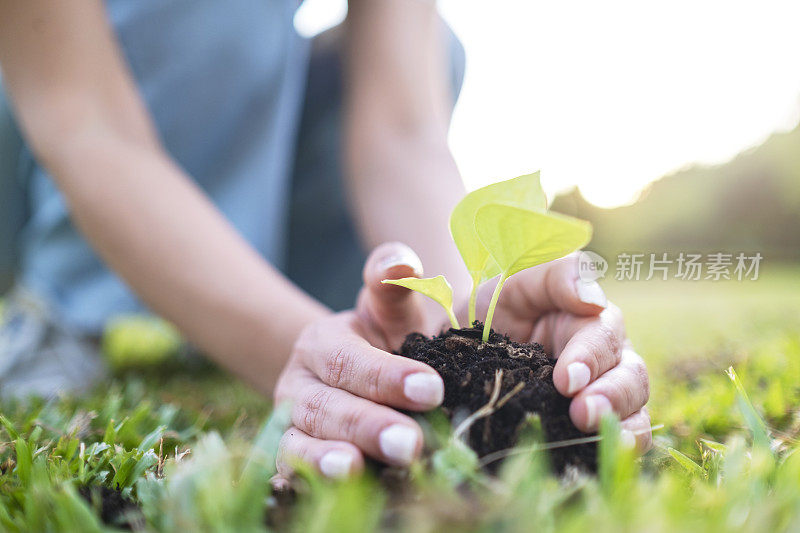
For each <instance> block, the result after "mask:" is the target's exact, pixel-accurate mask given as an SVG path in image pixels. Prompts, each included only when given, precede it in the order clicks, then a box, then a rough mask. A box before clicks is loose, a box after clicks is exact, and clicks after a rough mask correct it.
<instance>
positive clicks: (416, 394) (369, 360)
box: [295, 324, 444, 411]
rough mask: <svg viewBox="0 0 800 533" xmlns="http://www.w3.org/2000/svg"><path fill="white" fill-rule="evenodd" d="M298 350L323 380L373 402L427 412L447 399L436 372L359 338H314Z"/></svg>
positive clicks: (298, 347)
mask: <svg viewBox="0 0 800 533" xmlns="http://www.w3.org/2000/svg"><path fill="white" fill-rule="evenodd" d="M346 327H347V325H346V324H343V329H346ZM351 327H352V325H351ZM328 335H330V333H328ZM295 350H296V352H297V353H298V354H300V357H301V358H302V360H303V362H304V364H305V365H306V367H307V368H308V369H309V370H311V371H312V372H313V373H314V374H315V375H316V376H317V377H318V378H319V379H320V381H322V382H323V383H325V384H326V385H330V386H331V387H335V388H337V389H343V390H346V391H348V392H351V393H353V394H355V395H356V396H360V397H362V398H366V399H368V400H371V401H373V402H377V403H380V404H383V405H390V406H392V407H397V408H400V409H409V410H414V411H427V410H429V409H432V408H434V407H436V406H438V405H439V404H441V403H442V399H443V398H444V382H443V381H442V378H441V377H440V376H439V374H437V373H436V371H435V370H434V369H432V368H431V367H429V366H428V365H426V364H424V363H421V362H419V361H415V360H413V359H409V358H407V357H402V356H399V355H394V354H390V353H388V352H385V351H383V350H379V349H378V348H375V347H374V346H371V345H370V343H369V342H367V341H366V340H365V339H364V338H363V337H361V336H359V335H355V334H341V335H338V336H336V337H330V336H328V337H327V338H316V337H312V338H308V339H305V340H304V341H303V342H298V344H297V345H296V346H295Z"/></svg>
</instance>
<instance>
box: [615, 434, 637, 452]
mask: <svg viewBox="0 0 800 533" xmlns="http://www.w3.org/2000/svg"><path fill="white" fill-rule="evenodd" d="M619 442H620V444H622V447H623V448H625V449H627V450H632V449H634V448H635V447H636V435H634V434H633V431H630V430H628V429H623V430H622V432H620V435H619Z"/></svg>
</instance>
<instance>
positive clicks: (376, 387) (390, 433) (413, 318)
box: [275, 243, 444, 477]
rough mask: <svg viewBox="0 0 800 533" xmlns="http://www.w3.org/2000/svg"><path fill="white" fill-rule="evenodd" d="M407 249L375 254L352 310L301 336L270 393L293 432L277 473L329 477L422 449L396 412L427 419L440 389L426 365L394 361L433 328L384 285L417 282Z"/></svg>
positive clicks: (405, 296) (401, 293) (403, 458)
mask: <svg viewBox="0 0 800 533" xmlns="http://www.w3.org/2000/svg"><path fill="white" fill-rule="evenodd" d="M421 271H422V266H421V264H420V261H419V258H418V257H417V256H416V254H415V253H414V252H413V251H412V250H411V249H410V248H408V247H407V246H405V245H402V244H399V243H388V244H383V245H381V246H379V247H377V248H376V249H375V250H374V251H373V252H372V254H370V257H369V258H368V259H367V262H366V264H365V266H364V287H363V288H362V290H361V293H360V294H359V298H358V303H357V305H356V309H355V310H353V311H345V312H341V313H337V314H333V315H330V316H327V317H325V318H322V319H320V320H318V321H317V322H314V323H312V324H311V325H309V326H308V327H306V328H305V329H304V330H303V331H302V333H301V334H300V336H299V338H298V340H297V342H296V343H295V345H294V350H293V352H292V355H291V358H290V360H289V362H288V363H287V366H286V367H285V369H284V371H283V372H282V374H281V376H280V378H279V381H278V385H277V387H276V390H275V401H276V403H278V402H283V401H291V402H292V404H293V407H292V417H291V418H292V424H293V427H291V428H290V429H289V430H288V431H287V432H286V433H285V434H284V436H283V439H282V441H281V446H280V451H279V455H278V472H279V474H280V475H282V476H286V475H287V474H288V473H289V472H290V471H291V466H292V463H293V461H296V460H302V461H304V462H306V463H308V464H310V465H312V466H314V467H316V468H318V469H319V470H320V471H321V472H322V473H323V474H324V475H326V476H329V477H342V476H346V475H348V474H350V473H352V472H354V471H357V470H359V469H361V468H362V467H363V464H364V459H363V454H366V455H368V456H370V457H373V458H375V459H378V460H380V461H384V462H386V463H390V464H395V465H407V464H409V463H410V462H411V461H412V460H413V459H414V458H415V457H416V456H417V455H418V454H419V452H420V450H421V449H422V430H421V429H420V427H419V425H418V424H417V423H416V422H415V421H414V420H413V419H412V418H411V417H409V416H406V415H404V414H401V413H399V412H397V411H395V410H394V409H392V408H393V407H394V408H398V409H405V410H411V411H425V410H428V409H432V408H434V407H436V406H438V405H439V404H440V403H441V402H442V398H443V396H444V384H443V382H442V379H441V378H440V377H439V375H438V374H437V373H436V371H434V370H433V369H432V368H430V367H429V366H427V365H425V364H423V363H420V362H417V361H414V360H411V359H407V358H405V357H401V356H398V355H393V354H391V353H390V351H391V350H396V349H398V348H399V347H400V345H401V344H402V341H403V339H404V338H405V336H406V335H407V334H408V333H410V332H412V331H421V330H422V331H428V330H429V329H430V325H431V322H430V321H427V320H426V310H425V307H424V304H423V302H422V300H421V298H420V295H418V294H414V293H412V292H411V291H408V290H406V289H404V288H402V287H397V286H394V285H383V284H381V283H380V281H381V280H382V279H388V278H391V279H397V278H402V277H407V276H421V274H422V272H421Z"/></svg>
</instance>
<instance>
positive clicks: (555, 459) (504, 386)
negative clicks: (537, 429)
mask: <svg viewBox="0 0 800 533" xmlns="http://www.w3.org/2000/svg"><path fill="white" fill-rule="evenodd" d="M482 332H483V325H482V324H480V323H478V322H475V324H474V325H473V327H470V328H462V329H458V330H457V329H453V328H451V329H450V330H449V331H446V332H444V333H443V334H441V335H439V336H436V337H433V338H428V337H425V336H424V335H422V334H420V333H412V334H410V335H408V337H406V340H405V342H404V343H403V346H402V348H401V349H400V355H403V356H405V357H409V358H411V359H416V360H417V361H422V362H423V363H426V364H428V365H430V366H431V367H433V368H434V369H435V370H436V371H437V372H438V373H439V374H440V375H441V376H442V379H443V380H444V390H445V393H444V402H443V404H442V407H443V409H444V411H445V413H446V414H447V416H448V417H450V418H451V419H452V417H453V416H454V415H455V414H456V413H459V414H460V415H468V414H471V413H474V412H475V411H477V410H478V409H480V408H481V407H483V406H484V405H486V404H487V403H488V402H489V400H490V398H491V395H492V391H493V389H494V382H495V373H496V371H497V370H502V371H503V375H502V382H501V388H500V394H499V397H500V398H502V397H503V396H504V395H506V394H507V393H509V392H512V391H513V390H514V388H515V387H517V389H518V390H517V392H516V393H515V394H514V395H513V396H511V397H510V399H508V401H507V402H506V403H504V404H503V405H502V407H500V408H499V409H497V411H495V412H494V413H493V414H492V415H490V416H488V417H486V418H483V419H480V420H477V421H476V422H475V423H474V424H473V425H472V427H471V428H470V430H469V435H468V443H469V445H470V446H471V447H472V448H473V449H474V450H475V451H476V452H477V453H478V455H479V456H481V457H483V456H485V455H487V454H490V453H492V452H496V451H499V450H504V449H507V448H511V447H513V446H514V444H515V443H516V440H517V437H518V433H519V430H520V428H521V426H523V425H524V424H523V423H524V421H525V419H526V417H527V416H528V415H529V414H533V413H535V414H538V415H539V417H540V419H541V423H542V429H543V431H544V434H545V437H546V439H547V441H548V442H553V441H562V440H568V439H575V438H580V437H585V436H586V434H584V433H581V431H579V430H578V429H577V428H576V427H575V426H574V425H573V424H572V421H571V420H570V418H569V404H570V400H569V399H568V398H565V397H564V396H561V394H559V393H558V391H557V390H556V388H555V385H554V384H553V365H554V364H555V361H554V360H553V359H551V358H550V357H549V356H548V355H547V354H546V353H545V352H544V350H543V349H542V346H541V345H540V344H536V343H534V344H522V343H518V342H514V341H512V340H509V338H508V337H506V336H504V335H499V334H497V333H495V332H494V331H492V332H491V335H490V336H489V342H487V343H483V342H481V335H482ZM519 383H523V384H524V385H523V386H522V387H521V388H520V386H519V385H518V384H519ZM549 456H550V463H551V465H552V467H553V469H554V470H555V471H556V472H558V473H564V472H565V471H566V470H567V467H568V466H573V467H575V468H577V469H578V470H582V471H584V472H595V471H596V470H597V446H596V444H595V443H588V444H579V445H574V446H567V447H563V448H556V449H552V450H550V453H549Z"/></svg>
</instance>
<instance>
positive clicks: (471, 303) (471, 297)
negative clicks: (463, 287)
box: [467, 278, 478, 327]
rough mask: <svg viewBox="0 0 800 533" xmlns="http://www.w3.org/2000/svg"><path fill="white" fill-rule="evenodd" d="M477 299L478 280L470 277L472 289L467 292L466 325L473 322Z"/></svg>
mask: <svg viewBox="0 0 800 533" xmlns="http://www.w3.org/2000/svg"><path fill="white" fill-rule="evenodd" d="M477 301H478V280H477V279H476V278H472V291H470V293H469V309H468V312H469V324H467V327H469V326H471V325H472V323H473V322H475V306H476V305H477Z"/></svg>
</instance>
